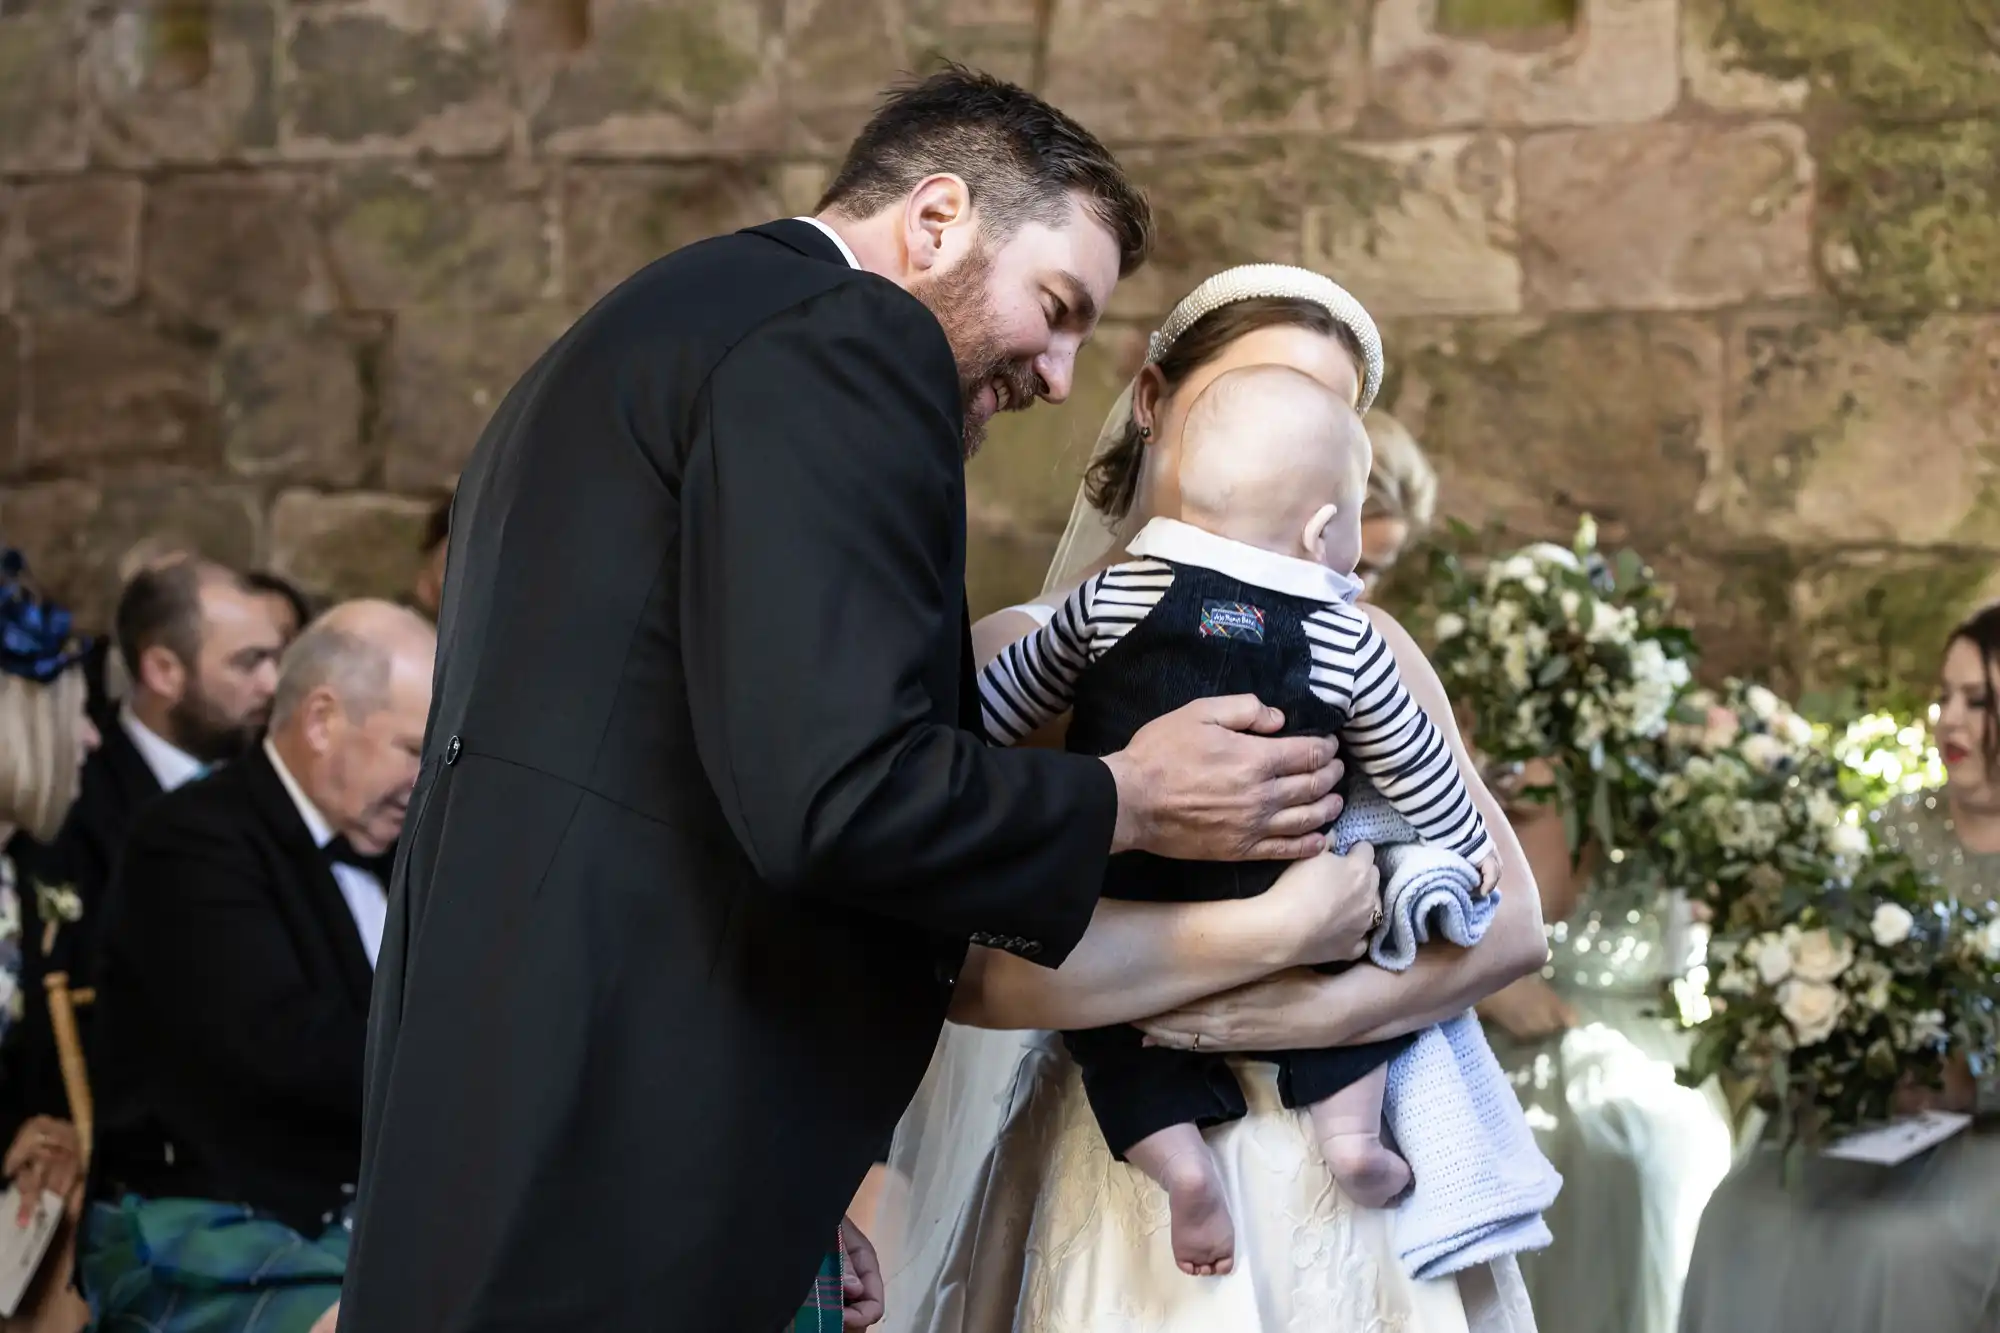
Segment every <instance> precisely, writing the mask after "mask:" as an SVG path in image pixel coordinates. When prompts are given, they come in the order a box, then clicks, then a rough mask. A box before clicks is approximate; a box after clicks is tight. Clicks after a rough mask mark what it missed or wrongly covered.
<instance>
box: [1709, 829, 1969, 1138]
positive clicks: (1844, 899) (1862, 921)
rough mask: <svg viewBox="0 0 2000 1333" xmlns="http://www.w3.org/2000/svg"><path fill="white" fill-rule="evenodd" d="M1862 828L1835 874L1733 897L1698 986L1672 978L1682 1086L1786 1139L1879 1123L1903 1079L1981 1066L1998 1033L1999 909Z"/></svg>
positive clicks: (1915, 1080)
mask: <svg viewBox="0 0 2000 1333" xmlns="http://www.w3.org/2000/svg"><path fill="white" fill-rule="evenodd" d="M1843 827H1846V826H1845V825H1843ZM1862 838H1863V841H1864V843H1866V847H1865V849H1864V850H1863V852H1862V853H1861V854H1860V855H1859V857H1858V858H1856V860H1855V863H1854V864H1853V865H1852V866H1851V867H1850V868H1849V871H1848V873H1847V874H1846V876H1845V877H1844V879H1843V880H1842V881H1841V882H1839V883H1820V884H1814V885H1810V886H1803V885H1799V884H1792V885H1789V886H1786V887H1785V888H1784V889H1783V890H1781V891H1779V892H1776V893H1774V894H1771V895H1769V896H1768V897H1766V898H1763V899H1759V898H1756V897H1746V898H1742V899H1739V900H1737V901H1736V902H1735V903H1734V904H1733V905H1732V907H1731V910H1730V912H1729V914H1728V916H1727V917H1726V918H1724V919H1722V920H1719V921H1718V922H1717V923H1716V931H1715V935H1714V937H1713V938H1712V939H1711V940H1710V942H1709V948H1708V963H1707V968H1706V972H1707V985H1706V989H1705V993H1697V992H1698V991H1699V989H1700V988H1697V987H1690V986H1687V985H1681V986H1676V987H1673V988H1670V990H1671V994H1672V995H1673V996H1674V998H1675V999H1676V1000H1677V1001H1679V1005H1680V1014H1681V1018H1682V1021H1683V1023H1684V1024H1686V1025H1687V1026H1688V1027H1691V1028H1692V1029H1693V1030H1694V1035H1695V1040H1694V1044H1693V1048H1692V1051H1691V1053H1690V1055H1689V1057H1688V1062H1687V1065H1686V1067H1685V1068H1684V1069H1683V1070H1682V1071H1681V1080H1682V1082H1684V1083H1687V1084H1690V1085H1695V1086H1699V1085H1700V1084H1702V1083H1704V1082H1706V1081H1707V1080H1708V1079H1710V1078H1720V1079H1721V1080H1722V1082H1723V1084H1724V1086H1725V1087H1726V1088H1728V1089H1729V1090H1730V1091H1731V1093H1732V1101H1733V1102H1734V1103H1735V1104H1736V1105H1737V1106H1738V1107H1739V1109H1744V1110H1747V1108H1748V1107H1750V1106H1752V1105H1754V1106H1759V1107H1762V1108H1763V1109H1765V1110H1767V1111H1769V1112H1771V1113H1773V1115H1774V1116H1775V1117H1776V1120H1775V1123H1776V1125H1777V1127H1778V1132H1779V1134H1780V1136H1781V1137H1782V1138H1783V1139H1785V1140H1786V1141H1787V1142H1788V1143H1793V1144H1805V1145H1808V1146H1811V1145H1817V1144H1821V1143H1824V1142H1826V1141H1827V1140H1828V1139H1830V1138H1831V1137H1837V1136H1838V1135H1841V1134H1844V1133H1847V1132H1850V1131H1852V1130H1855V1129H1859V1128H1862V1127H1864V1126H1866V1125H1870V1124H1875V1123H1879V1122H1882V1121H1884V1120H1887V1119H1889V1118H1890V1117H1891V1115H1892V1114H1894V1108H1895V1105H1896V1101H1897V1096H1898V1094H1899V1093H1900V1092H1901V1091H1903V1090H1904V1089H1905V1088H1906V1087H1908V1086H1910V1085H1912V1084H1915V1085H1931V1086H1935V1085H1937V1084H1938V1083H1940V1082H1941V1081H1942V1078H1943V1074H1944V1069H1945V1065H1946V1063H1947V1062H1949V1061H1953V1060H1964V1061H1966V1062H1967V1063H1968V1064H1970V1065H1971V1066H1972V1067H1973V1068H1974V1069H1975V1070H1978V1069H1980V1068H1981V1067H1983V1066H1984V1065H1986V1064H1987V1063H1988V1062H1990V1061H1991V1060H1992V1059H1993V1057H1994V1054H1995V1049H1996V1042H2000V1017H1996V1015H1997V1014H2000V1008H1997V1007H1996V1006H2000V915H1996V914H1995V913H1994V912H1992V911H1990V910H1986V909H1973V908H1969V907H1966V906H1963V905H1961V904H1957V903H1954V902H1952V901H1951V900H1950V898H1949V896H1948V895H1947V894H1946V893H1945V892H1944V891H1943V889H1942V888H1941V887H1940V886H1939V885H1938V884H1937V882H1936V881H1935V880H1934V879H1932V878H1930V877H1929V876H1927V875H1925V874H1923V873H1922V872H1920V871H1918V870H1917V868H1916V867H1915V866H1914V865H1913V864H1912V863H1911V862H1910V861H1909V859H1908V858H1907V857H1905V856H1904V855H1902V854H1901V853H1898V852H1893V851H1890V850H1888V849H1886V848H1883V847H1878V846H1876V845H1875V844H1874V843H1873V841H1872V840H1871V839H1869V838H1868V835H1867V834H1866V833H1865V831H1864V832H1862Z"/></svg>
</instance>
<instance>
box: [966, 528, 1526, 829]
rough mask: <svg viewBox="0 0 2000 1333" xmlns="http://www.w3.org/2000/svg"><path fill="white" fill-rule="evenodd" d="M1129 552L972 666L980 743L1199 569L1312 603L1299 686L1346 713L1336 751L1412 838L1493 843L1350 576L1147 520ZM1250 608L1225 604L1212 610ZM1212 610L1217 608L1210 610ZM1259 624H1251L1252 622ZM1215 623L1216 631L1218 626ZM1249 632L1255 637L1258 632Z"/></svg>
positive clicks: (1043, 708)
mask: <svg viewBox="0 0 2000 1333" xmlns="http://www.w3.org/2000/svg"><path fill="white" fill-rule="evenodd" d="M1130 550H1131V551H1132V553H1133V554H1134V555H1136V556H1140V557H1141V558H1138V559H1134V560H1130V561H1127V562H1126V563H1123V564H1119V565H1114V566H1112V567H1111V568H1110V569H1107V570H1105V571H1103V572H1102V573H1100V574H1098V575H1096V576H1095V577H1093V578H1091V579H1089V580H1088V581H1086V582H1085V583H1084V584H1083V586H1082V587H1080V588H1078V589H1077V590H1076V592H1074V593H1072V594H1071V595H1070V596H1069V598H1067V599H1066V600H1065V601H1064V602H1063V604H1062V605H1061V606H1060V607H1059V608H1057V609H1056V612H1055V614H1054V616H1053V617H1051V618H1050V620H1049V621H1048V623H1047V624H1046V625H1044V626H1043V627H1042V628H1041V629H1040V630H1038V631H1036V632H1035V633H1033V634H1031V635H1029V636H1027V637H1026V638H1024V639H1021V640H1018V641H1017V642H1015V643H1013V644H1011V645H1010V646H1009V647H1008V648H1007V649H1006V650H1005V651H1003V652H1002V653H1001V654H1000V655H999V656H998V657H996V658H994V659H993V661H992V662H990V663H988V664H987V666H986V668H985V669H984V670H983V671H982V672H981V673H980V678H979V693H980V706H981V714H982V719H983V723H984V726H985V730H986V733H987V737H988V739H989V740H991V741H993V742H994V743H995V744H1003V745H1012V744H1015V743H1017V742H1019V741H1020V740H1022V739H1023V738H1025V737H1026V736H1028V735H1029V734H1030V733H1032V732H1033V731H1035V730H1036V729H1037V728H1039V727H1041V726H1042V725H1044V724H1045V723H1047V722H1050V721H1052V720H1054V719H1055V718H1057V717H1060V716H1061V715H1062V714H1063V713H1064V712H1065V711H1067V710H1068V709H1069V707H1070V704H1071V701H1072V700H1073V698H1074V697H1075V695H1076V690H1077V685H1078V682H1079V681H1080V680H1082V679H1083V677H1084V674H1085V673H1086V672H1088V671H1089V670H1091V668H1092V667H1093V666H1094V665H1095V664H1096V663H1098V662H1100V661H1101V660H1102V659H1103V658H1104V656H1105V655H1106V654H1107V653H1109V652H1110V651H1111V650H1112V649H1113V648H1114V647H1116V646H1117V645H1118V644H1119V643H1120V642H1121V641H1122V640H1123V639H1124V638H1125V637H1126V636H1127V635H1128V634H1130V633H1131V632H1132V631H1133V630H1134V629H1135V628H1136V627H1138V626H1139V625H1140V624H1142V623H1143V622H1144V621H1145V620H1146V619H1147V617H1148V616H1149V615H1151V614H1152V613H1153V611H1154V610H1155V608H1157V607H1158V606H1159V605H1160V602H1161V600H1162V599H1163V598H1164V597H1165V596H1166V595H1167V593H1168V591H1169V589H1171V588H1172V587H1173V585H1174V581H1175V578H1176V572H1175V566H1176V565H1199V566H1201V567H1203V568H1211V569H1218V570H1219V571H1220V572H1223V573H1226V574H1229V575H1231V576H1232V577H1234V578H1236V579H1239V580H1242V581H1245V582H1251V583H1261V584H1262V585H1263V586H1271V587H1274V588H1276V590H1277V591H1280V592H1285V593H1289V594H1292V595H1295V596H1297V595H1306V596H1310V597H1311V598H1312V599H1313V600H1315V601H1317V602H1319V605H1318V607H1317V608H1316V609H1315V610H1313V611H1312V612H1310V614H1308V615H1306V616H1305V617H1304V619H1303V629H1304V634H1305V646H1306V649H1307V651H1309V652H1310V653H1311V656H1312V661H1311V664H1310V668H1309V671H1308V674H1307V679H1308V682H1309V688H1310V689H1311V690H1312V693H1313V695H1314V696H1315V697H1316V698H1318V699H1319V700H1320V701H1321V702H1323V703H1325V704H1327V705H1329V706H1331V707H1332V708H1334V709H1336V710H1338V712H1339V713H1340V714H1341V715H1342V716H1344V717H1345V718H1346V719H1347V722H1346V725H1345V726H1344V727H1343V728H1342V729H1341V731H1340V742H1341V750H1342V753H1343V755H1344V756H1345V757H1346V758H1347V760H1348V762H1349V764H1350V765H1351V766H1352V768H1353V770H1354V771H1355V772H1357V773H1359V774H1360V775H1361V776H1362V777H1364V778H1366V779H1367V780H1368V782H1369V783H1370V784H1371V785H1373V786H1374V787H1375V788H1376V789H1377V790H1378V791H1380V792H1381V793H1382V795H1383V796H1384V797H1385V798H1386V799H1387V800H1388V801H1389V802H1390V804H1391V805H1393V806H1394V807H1395V809H1396V812H1397V813H1398V814H1400V815H1402V816H1403V818H1405V819H1407V820H1408V821H1409V822H1410V824H1411V825H1412V826H1413V827H1414V828H1415V829H1416V830H1417V832H1418V834H1419V836H1420V837H1421V839H1422V840H1423V841H1424V842H1425V843H1427V844H1429V845H1432V846H1436V847H1443V848H1447V849H1449V850H1451V851H1455V852H1457V853H1459V854H1460V855H1462V856H1464V857H1465V858H1466V859H1467V860H1471V861H1478V860H1481V859H1483V858H1484V857H1485V856H1486V855H1487V854H1488V853H1490V852H1491V851H1492V850H1493V844H1492V840H1491V838H1490V836H1489V834H1488V832H1487V829H1486V824H1485V821H1484V820H1483V819H1482V818H1481V817H1480V814H1479V811H1478V808H1477V807H1476V806H1474V805H1473V803H1472V796H1471V793H1470V792H1469V791H1468V790H1467V788H1466V785H1465V782H1464V780H1463V778H1462V777H1461V776H1460V774H1459V771H1458V765H1457V762H1456V760H1455V758H1454V756H1453V754H1452V751H1451V747H1450V746H1449V745H1448V744H1446V742H1445V739H1444V737H1443V735H1442V734H1441V733H1440V732H1439V731H1438V729H1437V727H1436V726H1434V725H1433V724H1432V722H1431V720H1430V717H1429V716H1428V715H1427V714H1426V713H1425V712H1424V710H1423V709H1422V708H1421V707H1419V706H1418V704H1417V702H1416V701H1415V700H1414V699H1412V698H1411V697H1410V693H1409V691H1408V690H1407V689H1405V688H1404V686H1403V680H1402V676H1401V674H1400V673H1399V672H1398V671H1397V669H1396V659H1395V655H1394V654H1393V653H1392V652H1391V651H1390V649H1389V644H1388V641H1387V640H1385V639H1384V638H1383V637H1382V635H1381V633H1380V632H1379V631H1378V630H1377V629H1376V628H1375V626H1374V624H1373V623H1372V622H1370V621H1369V619H1368V617H1367V615H1366V614H1365V613H1364V612H1363V611H1362V610H1361V609H1360V608H1359V607H1357V606H1355V605H1354V603H1353V601H1352V596H1353V590H1354V587H1355V585H1354V584H1353V582H1352V580H1348V579H1345V578H1344V576H1342V575H1339V574H1337V573H1334V572H1333V571H1329V570H1325V569H1322V568H1321V567H1319V566H1317V565H1310V564H1308V563H1307V562H1305V561H1302V560H1293V559H1289V558H1287V557H1284V556H1279V555H1274V554H1272V553H1270V552H1267V551H1262V550H1258V549H1257V548H1254V547H1249V546H1244V545H1242V544H1240V543H1237V542H1232V541H1228V540H1226V539H1224V538H1219V537H1215V536H1213V535H1212V534H1208V533H1204V532H1201V531H1200V530H1199V529H1194V528H1190V527H1188V526H1187V525H1185V524H1180V523H1163V522H1162V521H1159V520H1156V521H1155V522H1154V523H1153V524H1151V525H1149V526H1148V527H1147V529H1146V531H1145V532H1143V533H1141V534H1140V537H1139V538H1138V539H1135V540H1134V542H1133V543H1132V545H1131V547H1130ZM1230 609H1236V610H1240V611H1244V612H1246V613H1250V612H1254V608H1247V607H1240V606H1235V605H1234V604H1231V606H1227V607H1224V608H1223V610H1224V611H1228V610H1230ZM1219 614H1220V613H1219ZM1258 623H1259V625H1261V622H1258ZM1227 630H1228V627H1227V626H1226V625H1224V626H1222V627H1221V629H1220V630H1219V631H1218V632H1224V633H1226V632H1227ZM1260 637H1261V636H1260Z"/></svg>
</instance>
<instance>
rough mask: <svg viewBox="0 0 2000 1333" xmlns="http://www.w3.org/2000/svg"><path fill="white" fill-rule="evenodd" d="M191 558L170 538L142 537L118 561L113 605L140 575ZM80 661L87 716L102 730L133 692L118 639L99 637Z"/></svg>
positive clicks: (185, 548)
mask: <svg viewBox="0 0 2000 1333" xmlns="http://www.w3.org/2000/svg"><path fill="white" fill-rule="evenodd" d="M191 554H192V552H191V551H189V550H188V549H187V547H186V546H185V545H183V544H182V543H180V542H178V541H176V540H174V539H173V538H170V537H144V538H141V539H140V540H139V541H136V542H134V543H132V545H131V546H130V547H129V548H127V550H126V552H125V554H124V555H122V556H120V557H119V559H118V585H117V587H116V588H114V589H113V590H112V601H113V603H114V604H115V603H116V601H117V599H118V598H119V597H121V596H123V595H124V592H125V588H126V585H128V584H130V583H131V582H132V580H133V579H134V578H136V577H138V575H139V574H140V573H141V572H142V571H145V570H148V569H159V568H161V567H163V566H165V565H170V564H172V563H173V562H174V561H176V560H180V559H183V558H185V557H186V556H188V555H191ZM83 661H84V675H85V678H86V679H87V680H88V681H89V682H90V714H91V716H92V717H94V718H96V719H97V720H98V722H99V724H100V725H101V726H102V725H106V724H108V723H109V721H110V719H111V718H112V717H113V716H115V715H116V712H117V706H118V704H120V703H122V702H123V701H124V699H125V696H126V695H127V693H129V692H130V690H131V688H132V678H131V676H130V674H129V673H127V671H126V670H125V661H124V658H123V657H122V656H121V655H120V654H119V651H118V636H117V635H116V634H115V633H114V634H100V635H98V636H97V637H96V638H95V639H93V640H92V641H91V644H90V648H89V649H88V651H87V652H86V654H85V656H84V659H83Z"/></svg>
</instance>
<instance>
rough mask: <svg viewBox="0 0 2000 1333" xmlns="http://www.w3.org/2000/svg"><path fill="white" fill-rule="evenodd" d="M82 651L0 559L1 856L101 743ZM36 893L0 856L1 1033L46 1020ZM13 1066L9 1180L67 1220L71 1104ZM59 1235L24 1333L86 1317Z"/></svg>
mask: <svg viewBox="0 0 2000 1333" xmlns="http://www.w3.org/2000/svg"><path fill="white" fill-rule="evenodd" d="M84 653H85V645H84V644H82V643H80V642H79V641H77V640H76V639H75V638H74V637H72V635H71V632H70V616H69V613H68V612H67V611H66V610H64V609H63V608H62V607H60V606H57V605H55V604H53V603H51V602H48V601H45V600H44V599H43V598H41V597H40V596H39V595H38V594H37V593H36V591H35V590H34V589H33V588H32V586H31V585H30V584H29V582H28V579H27V570H26V566H25V562H24V561H23V560H22V558H21V556H20V554H19V553H18V552H15V551H11V550H9V551H0V848H4V847H6V846H7V845H8V844H9V843H10V842H13V841H14V840H15V834H16V833H20V834H23V835H26V836H28V837H31V838H40V839H48V838H53V837H54V836H55V834H56V830H57V829H58V828H60V827H61V825H62V821H63V819H64V817H65V815H66V814H67V813H68V811H69V808H70V805H71V804H72V803H73V802H74V801H75V799H76V793H77V787H78V781H79V772H80V770H81V769H82V767H83V763H84V761H85V759H86V758H87V757H88V756H89V754H90V751H91V750H92V749H94V748H95V747H96V745H97V741H98V735H97V727H96V724H95V723H94V722H93V721H92V720H91V718H90V714H89V709H88V704H89V689H88V685H87V682H86V679H85V673H84V667H83V657H84ZM38 887H40V886H39V885H37V884H36V883H35V882H33V881H31V880H27V879H25V878H17V875H16V868H15V865H14V862H13V860H12V858H11V857H9V856H8V855H7V854H6V852H5V851H0V1031H5V1030H7V1029H9V1028H11V1027H13V1025H14V1024H15V1023H16V1021H17V1020H19V1019H21V1018H22V1017H23V1016H25V1015H27V1014H30V1013H44V1014H45V1012H46V1011H45V1008H44V1006H45V1005H46V1003H47V1001H46V1000H45V998H44V995H43V987H42V985H41V975H42V968H41V953H42V949H41V945H42V930H41V928H40V924H39V917H40V913H39V912H38V911H37V910H36V907H37V904H36V901H35V900H36V890H37V888H38ZM10 1054H11V1048H10ZM18 1063H19V1062H18V1061H16V1060H12V1059H10V1060H8V1061H7V1062H6V1064H5V1065H4V1066H0V1091H4V1093H5V1094H6V1095H5V1099H4V1103H5V1104H4V1116H0V1126H4V1128H0V1135H4V1137H0V1141H4V1142H6V1143H7V1144H8V1148H7V1153H6V1158H5V1161H4V1170H5V1173H6V1176H7V1178H8V1180H9V1182H10V1183H12V1184H13V1185H14V1186H15V1187H16V1188H17V1189H19V1190H20V1192H21V1197H22V1199H23V1200H24V1201H34V1200H39V1199H40V1197H41V1195H42V1192H43V1191H44V1190H47V1191H51V1192H53V1193H55V1194H56V1195H58V1196H60V1197H61V1198H63V1199H64V1200H65V1201H66V1202H67V1204H68V1205H69V1209H70V1219H69V1221H70V1222H73V1221H74V1215H75V1209H76V1208H77V1207H78V1206H79V1205H80V1204H81V1199H82V1196H81V1192H80V1190H79V1188H78V1187H79V1186H80V1184H81V1181H80V1180H79V1178H78V1173H79V1169H80V1160H81V1153H80V1150H79V1145H78V1141H77V1136H76V1131H75V1128H74V1127H73V1126H72V1125H71V1124H70V1123H69V1119H68V1114H69V1112H68V1106H67V1104H66V1103H65V1101H64V1100H63V1098H62V1097H61V1093H60V1088H59V1086H58V1087H56V1088H53V1089H51V1088H49V1087H47V1085H42V1087H41V1089H40V1090H41V1091H44V1092H50V1093H52V1094H53V1095H52V1096H51V1097H50V1098H49V1099H47V1100H44V1101H42V1102H39V1103H36V1104H30V1103H29V1101H28V1100H27V1099H26V1098H25V1097H24V1096H23V1095H21V1089H22V1083H21V1077H20V1070H19V1068H18ZM67 1228H68V1223H67V1222H66V1224H65V1239H64V1240H63V1242H62V1243H61V1244H58V1245H57V1246H56V1247H55V1255H54V1257H53V1259H52V1260H51V1261H46V1262H44V1264H43V1265H42V1268H41V1271H40V1272H39V1273H38V1275H37V1278H36V1281H35V1283H34V1284H33V1286H32V1287H31V1288H30V1290H29V1291H28V1292H27V1294H26V1295H25V1297H24V1298H23V1306H22V1309H23V1315H22V1322H23V1326H24V1327H34V1328H38V1329H63V1330H71V1329H76V1328H80V1327H81V1326H82V1325H83V1322H84V1320H85V1318H86V1317H87V1315H88V1311H87V1310H85V1309H84V1308H83V1305H82V1302H81V1301H80V1300H79V1299H78V1298H77V1297H76V1295H75V1293H74V1292H73V1291H71V1290H69V1289H68V1288H67V1273H68V1264H67V1260H66V1259H65V1258H64V1257H63V1256H64V1255H65V1254H66V1247H67V1244H68V1230H67Z"/></svg>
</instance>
